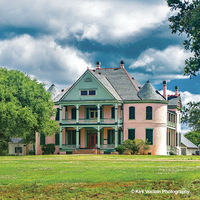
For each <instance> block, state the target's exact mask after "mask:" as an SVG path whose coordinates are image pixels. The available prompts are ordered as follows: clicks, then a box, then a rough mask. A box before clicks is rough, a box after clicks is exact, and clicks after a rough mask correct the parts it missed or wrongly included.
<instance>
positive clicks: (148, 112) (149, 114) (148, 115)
mask: <svg viewBox="0 0 200 200" xmlns="http://www.w3.org/2000/svg"><path fill="white" fill-rule="evenodd" d="M146 119H152V107H151V106H147V107H146Z"/></svg>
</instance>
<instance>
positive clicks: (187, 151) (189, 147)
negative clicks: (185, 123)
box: [181, 135, 199, 155]
mask: <svg viewBox="0 0 200 200" xmlns="http://www.w3.org/2000/svg"><path fill="white" fill-rule="evenodd" d="M198 150H199V149H198V147H197V146H196V145H195V144H193V143H192V142H191V141H190V140H188V139H187V138H186V137H185V136H184V135H181V155H197V154H198V152H199V151H198Z"/></svg>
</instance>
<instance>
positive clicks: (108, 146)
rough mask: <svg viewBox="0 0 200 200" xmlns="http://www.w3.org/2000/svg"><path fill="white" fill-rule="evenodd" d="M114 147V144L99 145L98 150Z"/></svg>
mask: <svg viewBox="0 0 200 200" xmlns="http://www.w3.org/2000/svg"><path fill="white" fill-rule="evenodd" d="M114 148H115V145H114V144H101V145H100V149H114Z"/></svg>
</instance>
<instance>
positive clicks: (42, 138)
mask: <svg viewBox="0 0 200 200" xmlns="http://www.w3.org/2000/svg"><path fill="white" fill-rule="evenodd" d="M44 144H45V135H44V134H43V133H40V145H44Z"/></svg>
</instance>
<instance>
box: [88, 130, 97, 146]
mask: <svg viewBox="0 0 200 200" xmlns="http://www.w3.org/2000/svg"><path fill="white" fill-rule="evenodd" d="M96 142H97V134H96V133H91V134H88V137H87V148H88V149H94V148H95V146H96Z"/></svg>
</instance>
